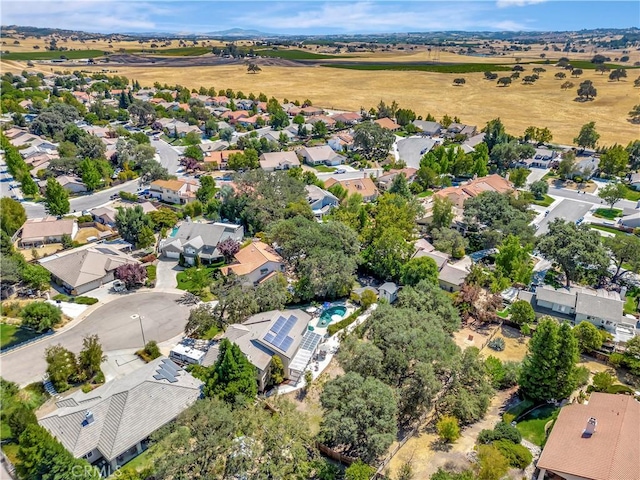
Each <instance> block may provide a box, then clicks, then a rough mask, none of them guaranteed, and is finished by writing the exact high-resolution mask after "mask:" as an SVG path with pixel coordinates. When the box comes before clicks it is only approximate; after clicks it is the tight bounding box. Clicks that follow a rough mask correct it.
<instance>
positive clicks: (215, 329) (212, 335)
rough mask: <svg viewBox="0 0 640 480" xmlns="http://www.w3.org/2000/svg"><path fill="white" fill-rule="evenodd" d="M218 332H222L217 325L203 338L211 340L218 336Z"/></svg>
mask: <svg viewBox="0 0 640 480" xmlns="http://www.w3.org/2000/svg"><path fill="white" fill-rule="evenodd" d="M218 332H220V330H219V329H218V327H216V326H215V325H212V326H211V328H210V329H209V330H207V331H206V332H205V334H204V335H203V336H202V338H204V339H205V340H211V339H212V338H213V337H215V336H216V335H217V334H218Z"/></svg>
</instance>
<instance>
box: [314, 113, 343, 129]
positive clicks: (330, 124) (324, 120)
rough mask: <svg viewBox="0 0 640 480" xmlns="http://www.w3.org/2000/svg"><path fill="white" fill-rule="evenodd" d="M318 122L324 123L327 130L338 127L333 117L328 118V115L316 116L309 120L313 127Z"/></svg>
mask: <svg viewBox="0 0 640 480" xmlns="http://www.w3.org/2000/svg"><path fill="white" fill-rule="evenodd" d="M317 122H322V123H324V124H325V125H326V126H327V128H333V127H335V126H336V121H335V120H334V119H333V117H328V116H326V115H314V116H313V117H311V118H310V119H308V120H307V123H310V124H311V125H315V124H316V123H317Z"/></svg>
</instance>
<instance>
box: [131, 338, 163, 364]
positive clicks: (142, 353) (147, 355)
mask: <svg viewBox="0 0 640 480" xmlns="http://www.w3.org/2000/svg"><path fill="white" fill-rule="evenodd" d="M136 355H138V356H139V357H140V358H142V360H144V361H145V362H147V363H149V362H150V361H152V360H155V359H156V358H158V357H160V356H161V355H162V353H161V352H160V348H158V343H157V342H156V341H155V340H149V341H148V342H147V344H146V345H145V346H144V348H143V349H142V350H138V351H137V352H136Z"/></svg>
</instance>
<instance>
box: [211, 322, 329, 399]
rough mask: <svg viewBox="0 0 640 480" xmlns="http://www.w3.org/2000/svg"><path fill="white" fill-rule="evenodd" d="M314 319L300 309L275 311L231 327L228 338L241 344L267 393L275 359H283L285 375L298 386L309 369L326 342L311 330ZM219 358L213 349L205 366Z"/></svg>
mask: <svg viewBox="0 0 640 480" xmlns="http://www.w3.org/2000/svg"><path fill="white" fill-rule="evenodd" d="M310 320H311V316H310V315H309V314H308V313H306V312H304V311H302V310H299V309H294V310H272V311H270V312H264V313H258V314H256V315H253V316H252V317H249V318H248V319H247V320H246V321H245V322H244V323H236V324H233V325H229V327H228V328H227V331H226V332H225V334H224V338H227V339H228V340H229V341H231V342H233V343H235V344H236V345H238V347H240V350H242V353H244V354H245V356H246V357H247V359H248V360H249V361H250V362H251V363H252V364H253V365H254V366H255V367H256V369H257V373H256V380H257V382H258V388H259V390H260V391H264V389H265V388H266V385H267V383H268V380H269V375H270V373H271V361H272V359H273V357H274V356H278V357H280V360H282V365H283V366H284V376H285V378H286V379H287V380H288V381H289V382H290V383H294V384H295V383H297V381H298V380H299V379H300V377H301V376H302V374H303V373H304V371H305V370H306V368H307V365H308V364H309V361H310V360H311V358H312V357H313V355H314V353H315V352H316V350H317V348H318V345H319V344H320V341H321V340H322V335H320V334H319V333H316V332H314V331H313V330H310V329H309V321H310ZM217 358H218V349H217V347H215V346H214V347H211V348H210V349H209V351H208V352H207V355H206V357H205V358H204V361H203V365H205V366H209V365H213V364H214V363H215V361H216V359H217Z"/></svg>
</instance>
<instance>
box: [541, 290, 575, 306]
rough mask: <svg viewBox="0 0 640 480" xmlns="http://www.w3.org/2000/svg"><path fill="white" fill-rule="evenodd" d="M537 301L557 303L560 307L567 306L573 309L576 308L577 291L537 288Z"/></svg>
mask: <svg viewBox="0 0 640 480" xmlns="http://www.w3.org/2000/svg"><path fill="white" fill-rule="evenodd" d="M536 299H537V300H542V301H544V302H549V303H557V304H558V305H566V306H568V307H571V308H575V306H576V292H575V290H573V289H572V290H566V289H558V290H555V289H554V288H552V287H548V286H543V287H538V288H536Z"/></svg>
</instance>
